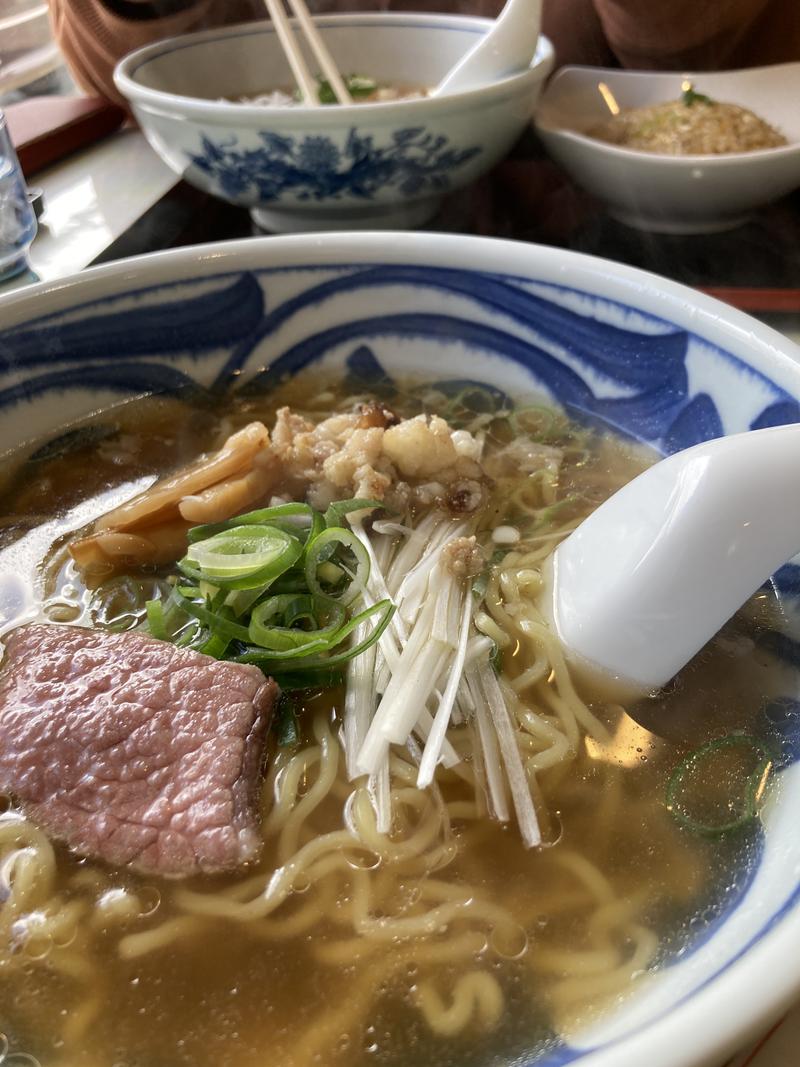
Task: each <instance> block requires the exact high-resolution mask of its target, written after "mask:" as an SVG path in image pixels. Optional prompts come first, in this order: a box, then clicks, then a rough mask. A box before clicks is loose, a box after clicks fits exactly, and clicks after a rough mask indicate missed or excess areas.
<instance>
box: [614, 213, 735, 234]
mask: <svg viewBox="0 0 800 1067" xmlns="http://www.w3.org/2000/svg"><path fill="white" fill-rule="evenodd" d="M608 213H609V215H610V216H611V217H612V218H614V219H616V220H617V222H623V223H624V224H625V225H626V226H630V227H631V228H632V229H634V230H647V231H649V232H650V233H673V234H676V235H680V234H693V233H696V234H702V233H724V232H725V231H726V230H735V229H736V227H737V226H742V225H744V223H745V222H747V221H748V219H749V218H750V215H749V214H747V215H736V216H734V217H732V218H726V219H713V220H708V219H685V220H680V219H662V218H646V217H644V216H642V215H634V214H631V213H629V212H627V211H612V210H611V209H610V208H609V210H608Z"/></svg>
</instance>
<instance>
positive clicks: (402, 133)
mask: <svg viewBox="0 0 800 1067" xmlns="http://www.w3.org/2000/svg"><path fill="white" fill-rule="evenodd" d="M259 138H260V140H261V142H262V143H261V145H260V146H259V147H257V148H243V147H240V145H239V138H238V137H237V136H236V135H231V136H229V137H227V138H225V140H222V141H214V140H212V139H211V138H210V137H208V136H207V135H205V134H204V135H203V137H202V148H201V150H200V151H199V152H195V153H190V155H191V159H192V162H193V164H194V165H195V166H196V167H198V168H199V169H200V170H201V171H203V173H204V174H205V175H206V176H207V177H209V178H210V179H211V180H212V181H214V182H215V183H216V185H217V186H218V187H219V189H220V191H221V192H222V193H223V194H224V195H226V196H229V197H232V198H234V199H235V198H238V197H241V196H246V195H248V194H251V195H252V193H253V192H257V193H258V196H259V199H260V200H261V201H262V202H269V201H273V200H277V199H278V198H279V197H280V196H281V195H282V194H283V193H292V194H294V195H295V196H296V197H297V199H298V200H324V199H327V198H333V199H334V200H337V199H341V197H342V196H345V195H346V196H352V197H357V198H359V199H362V200H371V199H373V198H374V196H375V194H376V193H378V192H379V191H381V190H385V189H396V190H397V191H398V192H400V193H402V194H403V195H404V196H417V195H419V194H421V193H426V192H432V193H441V192H443V191H445V190H447V189H448V187H449V185H450V174H451V173H452V172H453V171H454V170H456V169H457V168H458V167H461V166H462V165H463V164H464V163H466V162H468V161H469V160H471V159H473V158H474V157H475V156H477V155H478V154H479V153H480V152H481V148H480V147H479V146H477V145H472V146H470V147H466V148H454V147H452V146H451V145H450V143H449V140H448V138H447V137H445V136H444V135H442V134H439V135H437V136H434V135H433V134H432V133H430V132H429V131H427V130H426V129H425V127H423V126H409V127H406V128H405V129H400V130H394V131H393V132H392V135H391V138H390V140H389V142H388V143H386V144H383V145H376V144H375V138H374V136H373V135H372V134H371V133H359V131H358V130H357V129H356V128H355V127H351V129H350V131H349V133H348V135H347V140H346V141H345V144H344V147H343V148H341V149H340V148H339V147H338V145H337V144H336V143H335V142H334V141H333V140H332V139H331V138H330V137H328V136H326V135H324V134H313V135H312V134H307V135H306V136H304V137H292V136H289V135H286V134H278V133H271V132H266V131H262V132H261V133H260V134H259Z"/></svg>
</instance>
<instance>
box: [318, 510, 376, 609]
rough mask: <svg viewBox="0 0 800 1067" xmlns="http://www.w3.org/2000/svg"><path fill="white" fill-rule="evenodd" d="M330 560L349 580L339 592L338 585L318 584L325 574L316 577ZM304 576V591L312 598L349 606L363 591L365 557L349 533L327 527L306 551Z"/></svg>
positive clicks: (339, 527)
mask: <svg viewBox="0 0 800 1067" xmlns="http://www.w3.org/2000/svg"><path fill="white" fill-rule="evenodd" d="M342 550H344V553H343V552H342ZM343 554H344V555H345V556H346V555H347V554H349V555H350V556H351V557H352V561H351V560H350V559H347V558H345V559H343V558H342V555H343ZM334 557H336V558H335V562H336V563H337V564H338V566H339V568H340V569H341V570H342V571H344V572H345V574H346V575H348V576H349V577H350V578H351V579H352V580H351V581H350V583H349V584H346V585H344V587H343V588H340V585H341V583H337V585H336V586H333V587H331V586H330V585H328V586H323V584H322V582H323V581H324V575H325V571H324V570H323V571H322V573H320V567H321V566H322V564H323V563H329V562H331V561H333V560H334ZM305 575H306V583H307V585H308V588H309V590H310V592H311V593H313V594H314V595H316V596H322V597H328V598H334V599H336V600H337V601H338V602H339V603H340V604H350V603H352V602H353V601H354V600H355V599H356V597H358V596H359V595H360V594H361V593H362V592H363V591H364V588H365V586H366V584H367V579H368V578H369V555H368V554H367V550H366V549H365V548H364V546H363V545H362V544H361V542H360V541H359V539H358V538H357V537H356V535H355V534H354V533H353V532H352V530H345V529H344V528H343V527H341V526H331V527H329V528H328V529H327V530H323V532H322V533H321V534H320V535H319V536H318V537H315V538H314V540H313V541H312V542H311V543H310V544H309V545H308V547H307V548H306V562H305Z"/></svg>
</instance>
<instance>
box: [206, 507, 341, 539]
mask: <svg viewBox="0 0 800 1067" xmlns="http://www.w3.org/2000/svg"><path fill="white" fill-rule="evenodd" d="M237 526H274V527H276V528H277V529H280V530H284V531H285V532H286V533H290V534H293V535H294V536H295V537H297V538H299V539H300V540H305V539H307V538H308V537H311V536H316V535H317V534H318V533H320V532H321V531H322V530H324V529H325V521H324V519H323V517H322V515H320V513H319V512H318V511H315V510H314V508H312V507H311V505H310V504H294V503H293V504H276V505H275V507H271V508H259V509H258V510H257V511H247V512H245V513H244V515H236V516H235V517H234V518H232V519H227V520H226V521H225V522H211V523H206V524H205V525H204V526H193V527H192V528H191V529H190V530H189V532H188V534H187V537H188V539H189V544H190V545H191V544H194V543H195V541H206V540H207V539H208V538H209V537H214V536H215V535H216V534H218V533H224V532H225V531H226V530H233V529H235V527H237Z"/></svg>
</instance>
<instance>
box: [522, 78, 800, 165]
mask: <svg viewBox="0 0 800 1067" xmlns="http://www.w3.org/2000/svg"><path fill="white" fill-rule="evenodd" d="M787 67H789V68H793V69H795V70H797V71H798V73H800V61H795V62H791V63H770V64H767V65H765V66H761V67H742V68H740V69H738V70H726V71H677V70H674V71H673V70H657V71H647V70H608V69H605V68H603V67H590V66H581V65H579V64H568V65H566V66H563V67H560V68H559V70H557V71H556V72H555V73H554V74H553V76H552V78H550V79H549V81H548V82H547V84H546V85H545V86H544V88H543V90H542V95H541V97H540V98H539V101H538V103H537V105H536V109H535V111H534V115H533V123H534V126H535V127H536V130H537V132H539V133H541V134H542V135H543V136H551V137H557V138H558V139H559V140H562V141H568V142H573V143H575V144H579V145H581V146H583V147H584V148H585V149H587V150H591V151H593V152H598V153H600V154H605V155H607V156H609V157H610V158H612V159H613V158H616V159H618V160H619V161H620V162H621V163H625V162H627V163H631V162H636V163H645V162H646V163H647V164H649V165H650V166H658V167H677V168H680V167H684V168H685V167H687V166H689V167H697V166H699V165H702V166H704V167H715V168H722V167H725V166H731V165H735V164H739V165H740V166H741V164H742V162H743V161H745V160H746V161H747V162H751V163H753V164H754V165H756V166H761V165H762V164H763V163H765V162H767V161H770V160H774V159H783V158H786V157H792V156H795V155H797V154H798V153H800V140H794V141H789V143H788V144H785V145H777V146H775V147H774V148H756V149H754V150H752V151H750V152H724V153H711V152H706V153H699V152H698V153H694V154H689V153H686V154H684V155H677V156H672V155H668V154H667V153H664V152H648V151H647V150H645V149H643V148H626V147H624V146H622V145H616V144H612V143H611V142H609V141H602V140H601V139H600V138H599V137H591V136H590V135H589V134H587V133H582V132H581V131H580V130H576V129H571V128H570V127H567V126H559V125H553V124H551V123H548V122H547V118H546V115H545V114H544V112H545V111H546V109H547V105H548V102H549V99H550V98H551V97H553V96H555V95H556V93H557V92H558V91H559V90H560V89H561V87H562V85H563V83H564V82H569V80H570V78H574V77H575V74H576V72H579V73H580V74H587V75H588V74H592V75H594V74H596V75H597V76H598V77H602V78H603V79H604V80H608V79H609V78H611V79H612V80H615V81H616V80H628V81H632V82H633V81H643V80H646V79H649V80H651V81H652V80H653V78H656V79H657V80H658V81H661V80H666V79H667V78H675V79H688V80H689V81H691V80H692V79H697V78H708V77H709V76H712V75H714V74H724V75H725V76H726V77H731V76H733V77H735V76H737V75H747V76H757V75H758V74H760V73H762V72H763V71H765V70H772V69H774V68H787Z"/></svg>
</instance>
